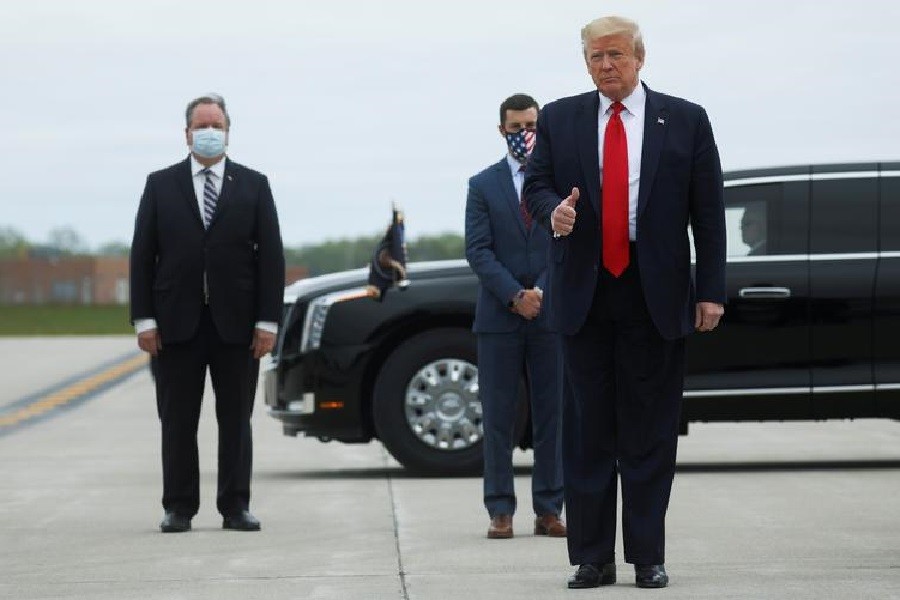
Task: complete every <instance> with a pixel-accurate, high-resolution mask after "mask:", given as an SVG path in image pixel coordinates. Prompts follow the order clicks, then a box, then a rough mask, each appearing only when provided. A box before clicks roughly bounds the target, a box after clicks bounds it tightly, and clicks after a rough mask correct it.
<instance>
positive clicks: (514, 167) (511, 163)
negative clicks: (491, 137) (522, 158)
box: [506, 152, 522, 177]
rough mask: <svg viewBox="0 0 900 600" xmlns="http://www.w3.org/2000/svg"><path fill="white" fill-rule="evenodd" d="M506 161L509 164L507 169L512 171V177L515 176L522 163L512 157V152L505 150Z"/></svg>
mask: <svg viewBox="0 0 900 600" xmlns="http://www.w3.org/2000/svg"><path fill="white" fill-rule="evenodd" d="M506 162H507V164H509V170H510V171H512V174H513V177H515V176H516V175H517V174H518V172H519V167H521V166H522V163H520V162H519V161H517V160H516V159H514V158H513V157H512V154H509V153H508V152H507V154H506Z"/></svg>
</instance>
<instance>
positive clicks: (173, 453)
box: [131, 94, 284, 533]
mask: <svg viewBox="0 0 900 600" xmlns="http://www.w3.org/2000/svg"><path fill="white" fill-rule="evenodd" d="M185 118H186V121H187V127H186V129H185V136H186V141H187V145H188V147H189V148H190V151H191V152H190V156H188V157H187V158H186V159H185V160H183V161H181V162H180V163H178V164H175V165H172V166H171V167H168V168H166V169H162V170H160V171H156V172H155V173H151V174H150V176H149V177H148V178H147V183H146V185H145V187H144V193H143V195H142V196H141V201H140V206H139V207H138V212H137V218H136V220H135V227H134V239H133V241H132V245H131V320H132V322H133V324H134V326H135V330H136V331H137V336H138V346H139V347H140V348H141V350H143V351H145V352H147V353H148V354H150V356H151V361H152V363H153V373H154V376H155V381H156V403H157V411H158V414H159V419H160V422H161V425H162V462H163V497H162V504H163V509H164V511H165V515H164V517H163V521H162V523H160V529H161V530H162V531H163V532H165V533H172V532H182V531H188V530H189V529H190V528H191V519H192V518H193V517H194V515H195V514H196V513H197V511H198V509H199V506H200V477H199V466H198V460H197V425H198V422H199V418H200V403H201V399H202V397H203V390H204V387H205V381H206V372H207V369H208V370H209V372H210V376H211V379H212V385H213V390H214V392H215V401H216V420H217V421H218V425H219V452H218V492H217V498H216V505H217V508H218V510H219V512H220V513H221V514H222V517H223V522H222V526H223V527H224V528H225V529H233V530H239V531H257V530H259V528H260V524H259V521H258V520H257V519H256V518H255V517H254V516H253V515H252V514H251V513H250V511H249V503H250V475H251V470H252V456H253V453H252V439H251V430H250V416H251V413H252V410H253V400H254V395H255V392H256V382H257V376H258V373H259V359H260V357H262V356H263V355H264V354H265V353H267V352H269V351H271V350H272V347H273V346H274V343H275V335H276V333H277V331H278V322H279V320H280V318H281V308H282V294H283V289H284V253H283V249H282V243H281V233H280V230H279V226H278V215H277V213H276V210H275V203H274V201H273V199H272V192H271V190H270V188H269V182H268V180H267V179H266V177H265V176H264V175H262V174H261V173H258V172H256V171H253V170H251V169H248V168H247V167H244V166H241V165H239V164H237V163H235V162H233V161H231V160H230V159H229V158H227V157H226V156H225V148H226V146H227V145H228V130H229V126H230V119H229V116H228V112H227V110H226V109H225V101H224V100H223V99H222V98H221V97H220V96H217V95H215V94H210V95H207V96H201V97H200V98H197V99H195V100H192V101H191V102H190V103H189V104H188V106H187V111H186V114H185Z"/></svg>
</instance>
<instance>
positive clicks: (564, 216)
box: [550, 187, 580, 236]
mask: <svg viewBox="0 0 900 600" xmlns="http://www.w3.org/2000/svg"><path fill="white" fill-rule="evenodd" d="M579 196H580V194H579V192H578V188H577V187H575V188H572V193H571V194H569V195H568V196H566V197H565V198H564V199H563V201H562V202H560V203H559V204H558V205H557V206H556V208H554V209H553V212H552V213H551V214H550V226H551V227H552V228H553V233H554V234H555V235H557V236H561V235H569V234H570V233H572V228H573V227H575V217H576V215H577V213H576V212H575V204H576V203H577V202H578V197H579Z"/></svg>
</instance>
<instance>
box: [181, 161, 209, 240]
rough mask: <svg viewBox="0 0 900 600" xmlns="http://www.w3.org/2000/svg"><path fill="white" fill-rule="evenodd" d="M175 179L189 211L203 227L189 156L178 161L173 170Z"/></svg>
mask: <svg viewBox="0 0 900 600" xmlns="http://www.w3.org/2000/svg"><path fill="white" fill-rule="evenodd" d="M175 179H176V180H178V187H180V188H181V191H182V195H183V196H184V199H185V201H186V202H187V203H188V206H189V208H190V211H191V213H193V215H194V216H195V217H196V218H197V222H198V223H200V226H201V227H203V218H202V217H201V216H200V205H199V203H198V202H197V194H196V192H194V174H193V173H191V158H190V157H188V158H186V159H185V160H184V161H183V162H181V163H179V165H178V167H177V168H176V172H175Z"/></svg>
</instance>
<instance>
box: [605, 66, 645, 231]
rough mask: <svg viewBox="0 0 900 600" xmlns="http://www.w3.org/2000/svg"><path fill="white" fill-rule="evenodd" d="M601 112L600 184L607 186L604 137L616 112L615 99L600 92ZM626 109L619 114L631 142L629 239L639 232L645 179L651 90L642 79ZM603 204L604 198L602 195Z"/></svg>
mask: <svg viewBox="0 0 900 600" xmlns="http://www.w3.org/2000/svg"><path fill="white" fill-rule="evenodd" d="M598 95H599V96H600V109H599V110H600V114H599V115H598V118H597V129H598V135H599V136H600V143H599V144H598V147H599V151H598V153H599V159H600V184H601V185H603V136H604V134H605V133H606V124H607V123H608V122H609V117H610V115H612V111H610V110H609V109H610V107H611V106H612V104H613V102H612V100H610V99H609V98H607V97H606V96H604V95H603V94H600V93H599V92H598ZM622 104H623V105H625V110H623V111H622V112H621V113H619V116H620V117H621V118H622V124H623V125H624V126H625V139H626V142H627V144H628V239H629V240H630V241H632V242H633V241H634V240H635V239H636V235H637V204H638V189H639V186H640V181H641V151H642V150H643V148H644V112H645V108H646V104H647V92H645V91H644V86H643V84H642V83H641V82H640V81H639V82H638V84H637V87H636V88H634V91H633V92H631V95H630V96H628V97H627V98H625V99H624V100H622ZM601 203H602V198H601Z"/></svg>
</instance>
